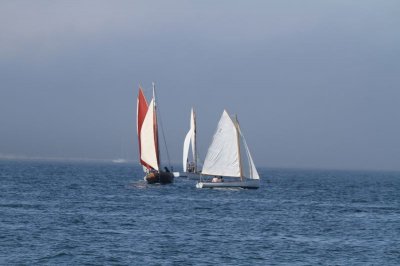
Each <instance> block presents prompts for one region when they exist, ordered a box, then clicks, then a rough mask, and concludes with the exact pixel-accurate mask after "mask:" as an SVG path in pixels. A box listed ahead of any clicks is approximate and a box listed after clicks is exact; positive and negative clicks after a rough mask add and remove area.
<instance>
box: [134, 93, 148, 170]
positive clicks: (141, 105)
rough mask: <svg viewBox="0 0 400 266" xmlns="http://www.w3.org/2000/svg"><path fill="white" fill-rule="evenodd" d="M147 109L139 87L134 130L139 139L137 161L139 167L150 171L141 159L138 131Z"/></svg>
mask: <svg viewBox="0 0 400 266" xmlns="http://www.w3.org/2000/svg"><path fill="white" fill-rule="evenodd" d="M148 108H149V106H148V104H147V100H146V97H145V96H144V94H143V90H142V88H141V87H139V95H138V98H137V121H136V129H137V134H138V138H139V160H140V164H141V165H143V166H145V167H146V168H147V169H150V168H151V167H150V166H149V165H148V164H146V163H145V162H144V161H142V159H141V149H142V148H141V146H142V142H141V141H140V131H141V130H142V125H143V121H144V118H145V116H146V113H147V109H148Z"/></svg>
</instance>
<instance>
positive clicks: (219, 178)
mask: <svg viewBox="0 0 400 266" xmlns="http://www.w3.org/2000/svg"><path fill="white" fill-rule="evenodd" d="M211 182H213V183H221V182H224V179H223V178H222V176H214V177H213V179H212V180H211Z"/></svg>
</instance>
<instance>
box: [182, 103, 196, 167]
mask: <svg viewBox="0 0 400 266" xmlns="http://www.w3.org/2000/svg"><path fill="white" fill-rule="evenodd" d="M190 145H191V146H192V156H193V157H192V158H193V161H194V164H195V168H197V156H196V120H195V116H194V111H193V108H192V110H191V112H190V129H189V131H188V133H187V134H186V137H185V141H184V142H183V171H184V172H186V171H187V162H188V156H189V149H190Z"/></svg>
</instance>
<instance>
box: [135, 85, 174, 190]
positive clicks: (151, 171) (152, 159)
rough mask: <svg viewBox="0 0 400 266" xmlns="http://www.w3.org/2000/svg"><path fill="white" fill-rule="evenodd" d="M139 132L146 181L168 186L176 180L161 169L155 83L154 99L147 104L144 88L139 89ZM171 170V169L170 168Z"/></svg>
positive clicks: (140, 153)
mask: <svg viewBox="0 0 400 266" xmlns="http://www.w3.org/2000/svg"><path fill="white" fill-rule="evenodd" d="M137 132H138V139H139V155H140V164H141V165H142V166H143V170H144V172H145V173H146V175H145V177H144V180H146V181H147V183H149V184H154V183H161V184H168V183H172V182H173V180H174V175H173V173H171V172H170V171H169V169H168V168H166V167H165V171H162V170H161V167H160V165H161V164H160V148H159V140H158V120H157V109H156V97H155V88H154V83H153V98H152V99H151V101H150V104H147V100H146V97H145V96H144V93H143V90H142V88H139V95H138V99H137ZM170 168H171V167H170Z"/></svg>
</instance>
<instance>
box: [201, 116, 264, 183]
mask: <svg viewBox="0 0 400 266" xmlns="http://www.w3.org/2000/svg"><path fill="white" fill-rule="evenodd" d="M243 153H244V154H245V157H244V156H243ZM224 179H225V180H224ZM196 187H197V188H254V189H256V188H259V187H260V176H259V174H258V172H257V169H256V167H255V165H254V162H253V159H252V157H251V154H250V151H249V148H248V146H247V143H246V140H245V139H244V137H243V134H242V132H241V130H240V126H239V122H238V120H237V117H236V116H235V118H234V119H232V118H231V117H230V115H229V114H228V112H227V111H226V110H224V112H223V113H222V116H221V118H220V120H219V122H218V126H217V130H216V132H215V134H214V137H213V140H212V142H211V145H210V147H209V148H208V151H207V155H206V158H205V160H204V164H203V169H202V173H201V176H200V181H199V182H198V183H197V184H196Z"/></svg>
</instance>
